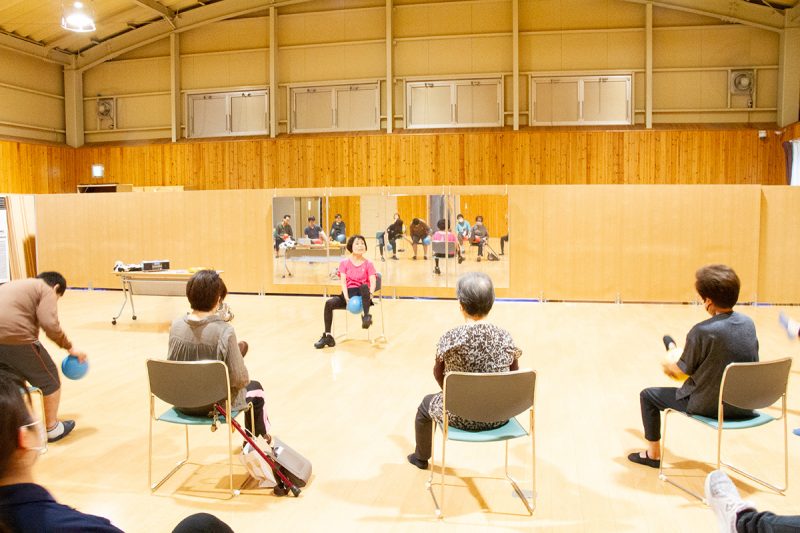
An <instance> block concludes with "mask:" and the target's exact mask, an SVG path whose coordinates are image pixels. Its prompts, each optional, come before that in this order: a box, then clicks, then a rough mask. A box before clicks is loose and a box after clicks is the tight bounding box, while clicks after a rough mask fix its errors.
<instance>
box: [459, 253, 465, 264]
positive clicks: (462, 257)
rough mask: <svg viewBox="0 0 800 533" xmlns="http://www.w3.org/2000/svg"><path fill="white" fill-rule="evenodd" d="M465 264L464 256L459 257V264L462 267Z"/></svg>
mask: <svg viewBox="0 0 800 533" xmlns="http://www.w3.org/2000/svg"><path fill="white" fill-rule="evenodd" d="M463 262H464V256H463V255H459V256H458V264H459V265H460V264H461V263H463Z"/></svg>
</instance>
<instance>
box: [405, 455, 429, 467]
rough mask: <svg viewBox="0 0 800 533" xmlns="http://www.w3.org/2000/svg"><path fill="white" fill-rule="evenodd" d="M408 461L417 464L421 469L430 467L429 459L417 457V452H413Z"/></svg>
mask: <svg viewBox="0 0 800 533" xmlns="http://www.w3.org/2000/svg"><path fill="white" fill-rule="evenodd" d="M406 459H408V462H409V463H411V464H412V465H414V466H416V467H417V468H419V469H420V470H427V469H428V461H423V460H422V459H417V454H415V453H412V454H410V455H409V456H408V457H406Z"/></svg>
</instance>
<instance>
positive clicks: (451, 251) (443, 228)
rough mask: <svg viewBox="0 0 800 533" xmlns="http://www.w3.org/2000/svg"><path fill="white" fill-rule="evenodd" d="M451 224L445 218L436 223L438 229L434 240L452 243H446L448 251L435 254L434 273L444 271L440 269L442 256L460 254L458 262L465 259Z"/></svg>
mask: <svg viewBox="0 0 800 533" xmlns="http://www.w3.org/2000/svg"><path fill="white" fill-rule="evenodd" d="M449 226H450V225H449V224H448V223H447V222H445V220H444V219H441V220H439V222H437V223H436V228H437V230H438V231H436V232H435V233H434V234H433V242H446V243H451V244H446V245H445V251H446V252H447V253H434V254H433V261H434V265H435V266H434V268H433V273H434V274H441V273H442V271H441V269H439V259H441V258H447V257H453V255H455V254H458V263H459V264H461V262H462V261H464V256H463V255H461V250H460V246H459V244H458V240H457V239H456V235H455V233H453V232H452V230H450V227H449Z"/></svg>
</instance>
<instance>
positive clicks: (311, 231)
mask: <svg viewBox="0 0 800 533" xmlns="http://www.w3.org/2000/svg"><path fill="white" fill-rule="evenodd" d="M303 233H304V234H305V236H306V237H308V238H309V239H311V240H312V241H314V240H316V239H322V240H323V241H327V240H328V237H327V236H326V235H325V232H324V231H323V230H322V228H321V227H320V226H319V225H317V217H315V216H314V215H311V216H310V217H308V226H306V227H305V229H303Z"/></svg>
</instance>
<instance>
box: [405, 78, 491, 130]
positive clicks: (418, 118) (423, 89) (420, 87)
mask: <svg viewBox="0 0 800 533" xmlns="http://www.w3.org/2000/svg"><path fill="white" fill-rule="evenodd" d="M502 125H503V80H502V79H501V78H481V79H462V80H441V81H411V82H407V83H406V128H409V129H413V128H467V127H477V126H483V127H491V126H502Z"/></svg>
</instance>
